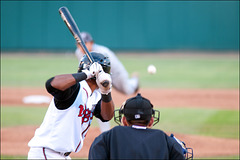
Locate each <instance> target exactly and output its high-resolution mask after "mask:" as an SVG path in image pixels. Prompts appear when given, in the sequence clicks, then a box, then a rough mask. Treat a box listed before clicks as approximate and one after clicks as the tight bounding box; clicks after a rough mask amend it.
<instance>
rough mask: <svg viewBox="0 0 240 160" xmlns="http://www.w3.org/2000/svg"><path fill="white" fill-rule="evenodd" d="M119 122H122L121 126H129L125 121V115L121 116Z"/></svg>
mask: <svg viewBox="0 0 240 160" xmlns="http://www.w3.org/2000/svg"><path fill="white" fill-rule="evenodd" d="M121 122H122V124H123V126H129V123H128V122H127V119H126V117H125V116H123V117H122V121H121Z"/></svg>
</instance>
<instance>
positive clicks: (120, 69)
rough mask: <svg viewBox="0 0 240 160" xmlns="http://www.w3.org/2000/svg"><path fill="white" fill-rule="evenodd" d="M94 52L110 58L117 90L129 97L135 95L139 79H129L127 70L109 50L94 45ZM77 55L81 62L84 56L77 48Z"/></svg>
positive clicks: (112, 75) (112, 76)
mask: <svg viewBox="0 0 240 160" xmlns="http://www.w3.org/2000/svg"><path fill="white" fill-rule="evenodd" d="M92 51H96V52H99V53H102V54H103V55H105V56H107V57H109V59H110V63H111V78H112V83H113V87H114V88H115V89H117V90H118V91H119V92H121V93H124V94H127V95H129V94H133V93H134V92H135V91H136V89H137V88H138V78H136V77H133V78H129V75H128V72H127V70H126V69H125V67H124V66H123V64H122V63H121V62H120V61H119V59H118V58H117V56H116V55H115V54H114V53H113V52H112V51H111V50H110V49H109V48H107V47H105V46H102V45H99V44H96V43H94V44H93V46H92ZM75 55H76V56H77V58H78V60H79V61H80V60H81V58H82V57H83V55H84V54H83V53H82V52H81V51H80V49H78V48H77V49H76V51H75Z"/></svg>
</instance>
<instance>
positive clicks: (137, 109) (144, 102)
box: [114, 93, 160, 125]
mask: <svg viewBox="0 0 240 160" xmlns="http://www.w3.org/2000/svg"><path fill="white" fill-rule="evenodd" d="M116 111H119V114H118V116H117V115H116ZM116 111H115V112H114V120H115V122H116V123H118V124H119V125H120V121H121V120H120V119H121V118H122V114H124V116H125V117H126V119H127V121H132V120H145V121H146V122H147V123H149V121H150V120H151V118H152V117H153V118H154V125H155V124H156V123H158V122H159V116H160V112H159V111H157V110H154V109H153V105H152V104H151V102H150V101H149V100H148V99H146V98H144V97H142V96H141V94H140V93H138V94H137V96H136V97H133V98H129V99H127V100H126V101H125V102H124V103H123V104H122V106H121V108H120V109H119V110H116ZM155 112H156V113H157V115H155Z"/></svg>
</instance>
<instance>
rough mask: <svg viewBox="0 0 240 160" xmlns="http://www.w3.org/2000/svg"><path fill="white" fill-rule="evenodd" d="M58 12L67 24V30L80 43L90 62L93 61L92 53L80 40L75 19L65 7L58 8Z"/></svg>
mask: <svg viewBox="0 0 240 160" xmlns="http://www.w3.org/2000/svg"><path fill="white" fill-rule="evenodd" d="M59 13H60V15H61V17H62V19H63V21H64V22H65V24H66V25H67V27H68V29H69V31H70V32H71V33H72V35H73V37H74V38H75V39H76V41H77V43H78V44H80V46H81V47H82V49H83V51H84V53H85V54H86V55H87V57H88V59H89V61H90V63H93V62H94V59H93V57H92V55H91V54H90V53H89V51H88V49H87V47H86V45H85V43H84V41H83V40H82V37H81V35H80V31H79V28H78V26H77V24H76V22H75V20H74V19H73V17H72V15H71V13H70V12H69V10H68V9H67V7H61V8H59Z"/></svg>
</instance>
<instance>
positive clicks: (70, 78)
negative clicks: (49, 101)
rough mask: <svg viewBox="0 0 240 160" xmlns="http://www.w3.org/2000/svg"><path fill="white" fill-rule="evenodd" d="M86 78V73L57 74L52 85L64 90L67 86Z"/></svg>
mask: <svg viewBox="0 0 240 160" xmlns="http://www.w3.org/2000/svg"><path fill="white" fill-rule="evenodd" d="M86 78H87V76H86V74H85V73H75V74H63V75H57V76H55V77H54V78H53V80H52V81H51V85H52V87H54V88H56V89H59V90H61V91H64V90H66V89H67V88H69V87H71V86H73V85H74V84H76V83H77V82H80V81H82V80H85V79H86Z"/></svg>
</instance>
